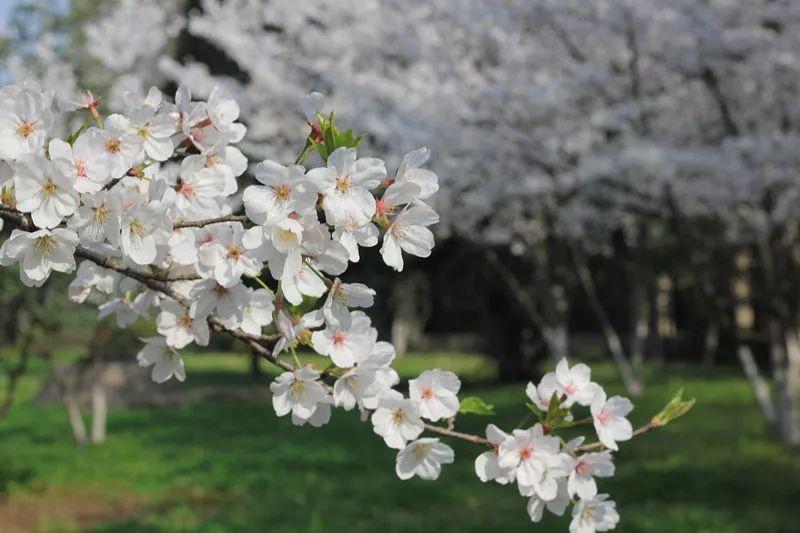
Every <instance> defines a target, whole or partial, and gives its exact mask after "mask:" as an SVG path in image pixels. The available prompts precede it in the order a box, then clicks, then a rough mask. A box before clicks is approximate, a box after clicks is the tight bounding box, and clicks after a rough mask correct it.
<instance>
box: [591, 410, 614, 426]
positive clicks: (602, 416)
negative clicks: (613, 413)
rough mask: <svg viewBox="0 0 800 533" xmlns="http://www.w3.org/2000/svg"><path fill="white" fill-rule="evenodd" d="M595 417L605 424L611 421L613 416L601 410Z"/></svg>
mask: <svg viewBox="0 0 800 533" xmlns="http://www.w3.org/2000/svg"><path fill="white" fill-rule="evenodd" d="M595 419H596V420H597V421H598V422H600V423H601V424H602V425H604V426H605V425H606V424H608V423H609V422H610V421H611V417H610V416H609V415H608V413H606V412H605V411H600V412H599V413H597V415H596V416H595Z"/></svg>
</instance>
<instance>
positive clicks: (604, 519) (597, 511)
mask: <svg viewBox="0 0 800 533" xmlns="http://www.w3.org/2000/svg"><path fill="white" fill-rule="evenodd" d="M618 523H619V513H618V512H617V505H616V504H615V503H614V502H613V501H611V500H609V499H608V494H599V495H597V496H595V498H594V499H591V500H579V501H578V503H576V504H575V506H574V507H573V508H572V521H571V522H570V524H569V533H595V532H596V531H610V530H612V529H614V528H615V527H617V524H618Z"/></svg>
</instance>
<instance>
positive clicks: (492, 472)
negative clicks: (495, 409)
mask: <svg viewBox="0 0 800 533" xmlns="http://www.w3.org/2000/svg"><path fill="white" fill-rule="evenodd" d="M512 438H513V437H512V436H511V435H509V434H508V433H506V432H505V431H503V430H502V429H500V428H498V427H497V426H495V425H494V424H489V425H488V426H486V439H487V440H488V441H489V442H490V443H491V444H492V449H491V450H489V451H486V452H483V453H482V454H480V455H479V456H478V457H477V458H476V459H475V474H477V476H478V478H479V479H480V480H481V481H483V482H484V483H486V482H487V481H492V480H494V481H497V482H498V483H500V484H501V485H505V484H507V483H512V482H513V481H514V479H515V477H516V475H515V470H514V468H501V467H500V463H499V456H500V445H501V444H503V443H504V442H505V441H507V440H509V439H512Z"/></svg>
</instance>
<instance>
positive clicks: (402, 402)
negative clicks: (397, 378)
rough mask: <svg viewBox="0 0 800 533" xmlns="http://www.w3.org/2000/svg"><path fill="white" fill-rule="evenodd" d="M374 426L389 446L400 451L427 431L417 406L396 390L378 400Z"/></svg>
mask: <svg viewBox="0 0 800 533" xmlns="http://www.w3.org/2000/svg"><path fill="white" fill-rule="evenodd" d="M372 426H373V428H372V429H373V430H374V431H375V433H377V434H378V435H380V436H381V437H383V440H384V442H386V445H387V446H389V447H390V448H396V449H398V450H399V449H402V448H404V447H405V445H406V443H407V442H408V441H410V440H414V439H416V438H417V437H419V435H420V433H422V432H423V430H424V429H425V424H424V423H423V422H422V419H421V418H420V417H419V410H418V409H417V404H416V403H414V402H412V401H411V400H408V399H405V398H403V395H402V394H400V393H399V392H397V391H395V390H390V391H387V392H386V393H385V394H384V395H383V396H381V397H380V399H378V405H377V409H375V412H373V413H372Z"/></svg>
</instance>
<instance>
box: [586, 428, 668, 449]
mask: <svg viewBox="0 0 800 533" xmlns="http://www.w3.org/2000/svg"><path fill="white" fill-rule="evenodd" d="M660 427H663V426H662V425H658V424H654V423H652V422H648V423H647V424H646V425H644V426H642V427H640V428H639V429H637V430H636V431H634V432H633V434H632V435H631V438H632V439H633V438H635V437H638V436H639V435H644V434H645V433H647V432H648V431H651V430H653V429H658V428H660ZM600 448H603V443H602V442H599V441H598V442H592V443H591V444H584V445H583V446H578V447H577V448H575V450H574V451H576V452H588V451H592V450H599V449H600Z"/></svg>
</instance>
